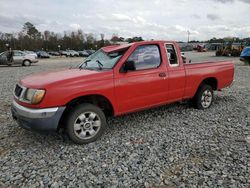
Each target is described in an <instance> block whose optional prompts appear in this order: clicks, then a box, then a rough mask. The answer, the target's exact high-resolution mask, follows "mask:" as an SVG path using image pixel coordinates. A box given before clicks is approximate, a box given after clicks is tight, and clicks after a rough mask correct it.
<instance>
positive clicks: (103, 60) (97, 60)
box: [79, 49, 127, 70]
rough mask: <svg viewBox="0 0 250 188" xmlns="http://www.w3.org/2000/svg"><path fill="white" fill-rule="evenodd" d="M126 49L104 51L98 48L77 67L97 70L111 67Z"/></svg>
mask: <svg viewBox="0 0 250 188" xmlns="http://www.w3.org/2000/svg"><path fill="white" fill-rule="evenodd" d="M126 50H127V49H126ZM126 50H122V51H118V52H110V53H106V52H104V51H103V50H101V49H100V50H98V51H97V52H95V53H93V54H92V55H90V56H89V57H88V58H87V59H85V61H84V62H83V63H81V64H80V65H79V68H80V69H99V70H102V69H112V68H113V67H114V66H115V64H116V63H117V62H118V61H119V59H120V58H121V57H122V56H123V54H124V53H125V51H126Z"/></svg>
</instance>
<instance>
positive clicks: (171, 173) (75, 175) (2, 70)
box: [0, 53, 250, 187]
mask: <svg viewBox="0 0 250 188" xmlns="http://www.w3.org/2000/svg"><path fill="white" fill-rule="evenodd" d="M189 55H190V54H189ZM196 55H197V54H196ZM202 56H203V59H206V58H208V57H210V54H209V53H200V54H198V55H197V59H198V58H201V57H202ZM210 58H211V57H210ZM199 60H200V59H199ZM233 60H235V63H236V65H237V66H236V76H235V79H236V81H235V84H234V85H233V86H232V87H231V88H228V89H225V90H223V92H216V94H215V102H214V104H213V105H212V107H211V108H210V109H208V110H205V111H202V110H196V109H193V108H192V107H190V106H189V105H188V104H179V103H177V104H172V105H167V106H162V107H160V108H156V109H151V110H147V111H143V112H138V113H133V114H130V115H126V116H122V117H117V118H110V119H108V124H109V126H108V130H107V131H106V133H105V134H104V135H103V137H102V138H101V139H100V140H98V141H96V142H94V143H91V144H88V145H75V144H73V143H72V142H71V141H69V140H68V139H62V136H60V135H58V134H51V135H40V134H37V133H32V132H29V131H26V130H23V129H22V128H19V127H18V125H17V124H16V122H15V121H13V120H12V118H11V114H10V104H11V101H12V90H13V87H14V85H15V83H16V81H17V80H18V79H19V78H22V77H24V76H25V75H28V74H31V73H34V72H40V71H43V70H51V69H60V68H63V67H69V66H70V65H75V64H78V63H79V62H80V61H81V59H80V58H75V59H73V58H68V59H66V58H61V59H60V58H59V59H54V60H41V61H40V62H39V63H38V64H37V65H35V66H31V67H0V75H1V78H0V85H1V87H0V93H1V95H0V125H1V126H0V165H1V166H0V167H1V168H0V187H10V186H12V187H21V186H22V187H64V186H65V187H75V186H76V185H77V186H78V187H249V185H250V160H249V158H250V145H249V144H247V142H246V140H245V138H246V137H247V136H249V135H250V116H249V112H250V96H249V93H250V84H249V82H250V66H242V65H241V63H239V62H236V59H233Z"/></svg>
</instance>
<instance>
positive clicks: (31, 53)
mask: <svg viewBox="0 0 250 188" xmlns="http://www.w3.org/2000/svg"><path fill="white" fill-rule="evenodd" d="M23 52H24V53H26V54H28V55H33V56H35V58H37V54H36V53H35V52H33V51H28V50H24V51H23Z"/></svg>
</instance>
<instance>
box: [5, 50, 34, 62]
mask: <svg viewBox="0 0 250 188" xmlns="http://www.w3.org/2000/svg"><path fill="white" fill-rule="evenodd" d="M13 52H14V54H13V64H20V65H23V66H30V65H31V64H32V63H37V62H38V59H37V57H36V56H34V55H32V54H27V53H25V52H22V51H20V50H14V51H13ZM6 54H7V52H2V53H1V54H0V65H8V61H7V56H6Z"/></svg>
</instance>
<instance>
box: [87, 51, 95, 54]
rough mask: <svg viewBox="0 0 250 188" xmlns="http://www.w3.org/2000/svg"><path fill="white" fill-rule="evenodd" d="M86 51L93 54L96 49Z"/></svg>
mask: <svg viewBox="0 0 250 188" xmlns="http://www.w3.org/2000/svg"><path fill="white" fill-rule="evenodd" d="M86 52H87V53H88V54H89V55H91V54H93V53H95V50H86Z"/></svg>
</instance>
